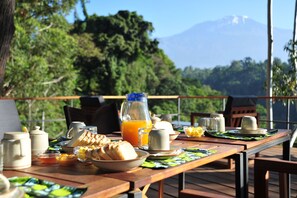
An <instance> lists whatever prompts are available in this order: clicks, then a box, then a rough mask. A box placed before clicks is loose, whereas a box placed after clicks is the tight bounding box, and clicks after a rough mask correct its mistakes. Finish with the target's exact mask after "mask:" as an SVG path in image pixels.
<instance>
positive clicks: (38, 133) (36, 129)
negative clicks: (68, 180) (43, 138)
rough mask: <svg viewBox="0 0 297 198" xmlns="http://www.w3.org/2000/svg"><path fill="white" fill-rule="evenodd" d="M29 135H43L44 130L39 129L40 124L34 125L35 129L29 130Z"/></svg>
mask: <svg viewBox="0 0 297 198" xmlns="http://www.w3.org/2000/svg"><path fill="white" fill-rule="evenodd" d="M30 134H31V135H44V134H46V132H44V131H42V130H40V126H35V129H34V130H32V131H31V132H30Z"/></svg>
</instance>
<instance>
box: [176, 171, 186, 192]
mask: <svg viewBox="0 0 297 198" xmlns="http://www.w3.org/2000/svg"><path fill="white" fill-rule="evenodd" d="M185 178H186V173H185V172H182V173H180V174H178V192H180V191H181V190H183V189H185V183H186V182H185V180H186V179H185Z"/></svg>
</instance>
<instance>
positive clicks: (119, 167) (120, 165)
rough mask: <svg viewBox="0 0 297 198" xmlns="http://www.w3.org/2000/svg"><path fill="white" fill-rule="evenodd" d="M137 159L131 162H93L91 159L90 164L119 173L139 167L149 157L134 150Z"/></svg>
mask: <svg viewBox="0 0 297 198" xmlns="http://www.w3.org/2000/svg"><path fill="white" fill-rule="evenodd" d="M136 153H137V155H138V157H137V158H136V159H131V160H95V159H92V160H91V162H92V163H93V164H94V165H95V166H97V167H98V168H101V169H104V170H109V171H114V172H120V171H128V170H131V169H133V168H136V167H138V166H140V165H141V164H142V163H143V162H144V161H145V160H146V158H147V157H148V156H149V155H150V154H149V153H148V152H146V151H142V150H136Z"/></svg>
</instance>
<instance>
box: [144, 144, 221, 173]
mask: <svg viewBox="0 0 297 198" xmlns="http://www.w3.org/2000/svg"><path fill="white" fill-rule="evenodd" d="M216 152H217V151H216V150H211V149H199V148H188V149H184V152H183V153H181V154H180V155H178V156H175V157H170V158H168V159H163V160H156V159H154V160H152V159H147V160H146V161H145V162H144V163H143V164H142V165H141V166H142V167H145V168H155V169H158V168H169V167H173V166H177V165H180V164H184V163H186V162H190V161H193V160H197V159H200V158H202V157H206V156H209V155H212V154H214V153H216Z"/></svg>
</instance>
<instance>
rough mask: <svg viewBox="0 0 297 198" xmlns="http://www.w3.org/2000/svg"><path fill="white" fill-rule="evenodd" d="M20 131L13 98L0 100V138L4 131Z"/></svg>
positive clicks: (20, 127)
mask: <svg viewBox="0 0 297 198" xmlns="http://www.w3.org/2000/svg"><path fill="white" fill-rule="evenodd" d="M14 131H15V132H20V131H22V126H21V121H20V117H19V113H18V110H17V108H16V104H15V101H14V100H0V139H2V138H3V134H4V132H14Z"/></svg>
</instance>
